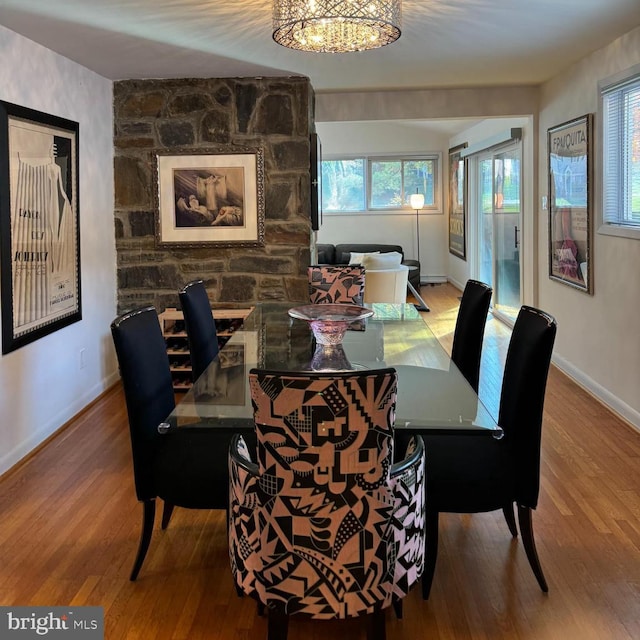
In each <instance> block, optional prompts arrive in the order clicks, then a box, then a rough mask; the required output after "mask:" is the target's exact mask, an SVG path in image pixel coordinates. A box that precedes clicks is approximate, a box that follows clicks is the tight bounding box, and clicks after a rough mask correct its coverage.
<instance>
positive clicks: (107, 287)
mask: <svg viewBox="0 0 640 640" xmlns="http://www.w3.org/2000/svg"><path fill="white" fill-rule="evenodd" d="M0 59H1V60H2V64H1V65H0V99H2V100H5V101H7V102H12V103H15V104H19V105H22V106H25V107H29V108H31V109H36V110H38V111H43V112H46V113H50V114H54V115H57V116H60V117H63V118H67V119H69V120H74V121H76V122H78V123H79V125H80V136H79V143H80V158H79V159H80V169H79V172H80V175H79V183H80V189H79V204H80V241H81V276H82V321H80V322H77V323H75V324H72V325H70V326H68V327H65V328H64V329H61V330H59V331H57V332H55V333H53V334H51V335H48V336H46V337H44V338H41V339H40V340H37V341H36V342H33V343H31V344H28V345H26V346H24V347H22V348H21V349H18V350H17V351H13V352H12V353H9V354H6V355H4V356H1V357H0V406H2V426H1V427H0V452H1V453H0V473H2V472H4V471H6V470H7V469H9V468H10V467H11V466H13V465H14V464H15V463H16V462H17V461H18V460H19V459H20V458H22V457H23V456H24V455H26V454H27V453H28V452H30V451H31V450H32V449H33V448H34V447H36V446H37V445H38V444H39V443H40V442H42V441H43V440H44V439H46V438H47V437H48V436H49V435H50V434H52V433H53V432H54V431H56V429H58V428H59V427H60V426H62V425H63V424H64V423H65V422H66V421H68V420H69V419H70V418H72V417H73V416H74V415H75V414H76V413H78V412H79V411H80V410H81V409H82V408H83V407H85V406H86V405H87V404H88V403H89V402H90V401H92V400H93V399H95V398H96V397H97V396H98V395H99V394H100V393H101V392H102V391H103V390H104V389H105V388H106V387H107V386H108V385H109V384H111V383H112V382H113V381H115V379H116V378H117V367H116V362H115V356H114V353H113V347H112V344H111V336H110V333H109V323H110V322H111V320H113V318H114V317H115V312H116V266H115V265H116V254H115V240H114V216H113V209H114V203H113V119H112V90H111V86H112V85H111V81H110V80H107V79H105V78H102V77H101V76H98V75H96V74H95V73H93V72H91V71H88V70H87V69H85V68H84V67H82V66H80V65H78V64H76V63H74V62H71V61H70V60H68V59H66V58H63V57H61V56H59V55H57V54H55V53H53V52H52V51H50V50H48V49H45V48H44V47H42V46H40V45H38V44H35V43H34V42H32V41H31V40H27V39H26V38H23V37H22V36H19V35H18V34H16V33H14V32H12V31H9V30H8V29H5V28H4V27H0ZM81 349H84V350H85V367H84V368H83V369H82V370H80V355H79V353H80V350H81Z"/></svg>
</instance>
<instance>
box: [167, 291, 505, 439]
mask: <svg viewBox="0 0 640 640" xmlns="http://www.w3.org/2000/svg"><path fill="white" fill-rule="evenodd" d="M292 306H294V305H292V304H291V303H287V302H262V303H258V304H256V305H255V307H254V309H253V311H252V312H251V313H250V314H249V315H248V316H247V317H246V319H245V321H244V324H243V326H242V328H241V329H238V330H236V331H235V332H234V333H233V335H232V336H231V338H230V339H229V340H228V342H227V343H226V344H225V345H224V346H223V347H222V348H221V350H220V352H219V353H218V355H217V356H216V358H214V359H213V360H212V362H211V363H210V364H209V366H208V367H207V368H206V369H205V371H204V372H203V373H202V375H201V376H200V377H199V378H198V379H197V380H196V381H195V382H194V384H193V385H192V387H191V389H190V390H189V391H188V392H187V393H186V394H184V396H183V397H182V398H181V399H180V401H179V402H178V403H177V404H176V407H175V409H174V410H173V411H172V412H171V414H170V415H169V416H167V418H166V420H165V421H163V422H162V423H161V424H160V425H159V426H158V431H160V432H161V433H162V432H166V431H168V430H170V429H175V428H181V427H185V426H189V427H197V428H211V429H227V430H230V431H233V432H237V433H241V434H249V433H253V430H254V423H253V407H252V404H251V393H250V389H249V371H250V370H251V369H253V368H260V369H267V370H270V371H282V372H296V371H298V372H302V371H317V372H322V373H327V372H329V373H330V372H332V371H333V372H337V371H365V370H375V369H384V368H388V367H393V368H394V369H395V370H396V371H397V376H398V385H397V386H398V392H397V400H396V417H395V429H396V430H406V431H408V432H413V433H423V434H432V435H455V434H457V435H469V436H485V437H486V436H490V437H494V438H501V437H502V436H503V431H502V429H501V428H500V427H499V426H498V425H497V424H496V421H495V419H494V418H493V417H492V415H491V414H490V413H489V411H488V410H487V408H486V407H485V406H484V405H483V404H482V402H481V401H480V399H479V398H478V395H477V393H476V392H475V391H474V389H473V388H472V387H471V385H469V383H468V382H467V380H466V379H465V378H464V376H463V375H462V373H461V372H460V371H459V369H458V368H457V367H456V365H455V363H454V362H453V361H452V360H451V358H450V356H449V354H448V353H447V352H446V350H445V349H444V348H443V346H442V345H441V343H440V342H439V340H438V338H437V336H436V335H435V334H434V333H433V331H431V329H430V328H429V327H428V326H427V324H426V323H425V322H424V320H423V318H422V316H421V315H420V314H419V313H418V311H417V310H416V309H415V307H414V306H413V305H411V304H386V303H372V304H369V305H364V306H365V307H366V308H367V309H370V310H371V311H372V312H373V313H372V315H371V316H370V317H368V318H366V319H363V320H358V321H356V322H354V323H352V324H351V325H350V327H349V330H347V331H346V334H345V335H344V338H343V339H342V341H341V343H340V344H337V345H334V346H325V345H321V344H319V343H318V342H317V340H316V338H315V337H314V334H313V332H312V330H311V327H310V323H309V322H306V321H304V320H301V319H297V318H294V317H291V315H290V314H289V311H290V309H291V308H292ZM214 315H215V310H214Z"/></svg>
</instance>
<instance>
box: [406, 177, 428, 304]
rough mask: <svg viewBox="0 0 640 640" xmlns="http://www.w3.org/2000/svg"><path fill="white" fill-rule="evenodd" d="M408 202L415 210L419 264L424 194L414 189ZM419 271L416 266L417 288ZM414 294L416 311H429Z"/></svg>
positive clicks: (417, 293) (420, 298) (418, 294)
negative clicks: (421, 211) (416, 302)
mask: <svg viewBox="0 0 640 640" xmlns="http://www.w3.org/2000/svg"><path fill="white" fill-rule="evenodd" d="M409 202H410V203H411V208H412V209H415V210H416V244H417V249H418V264H420V209H422V207H424V195H423V194H421V193H418V190H417V189H416V192H415V193H412V194H411V197H410V198H409ZM420 271H421V268H420V267H418V283H419V284H418V289H419V288H420ZM414 295H416V297H417V299H418V301H419V302H420V304H417V305H416V308H417V309H418V311H429V307H427V305H426V304H425V303H424V300H423V299H422V297H421V296H420V293H419V292H414Z"/></svg>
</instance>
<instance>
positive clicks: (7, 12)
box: [0, 0, 640, 92]
mask: <svg viewBox="0 0 640 640" xmlns="http://www.w3.org/2000/svg"><path fill="white" fill-rule="evenodd" d="M0 24H2V25H3V26H5V27H7V28H9V29H11V30H13V31H16V32H17V33H20V34H22V35H24V36H26V37H28V38H30V39H32V40H35V41H36V42H39V43H40V44H43V45H44V46H46V47H48V48H49V49H52V50H53V51H56V52H58V53H60V54H62V55H64V56H66V57H68V58H71V59H72V60H75V61H77V62H79V63H80V64H82V65H84V66H85V67H88V68H89V69H92V70H94V71H95V72H97V73H99V74H100V75H102V76H105V77H107V78H110V79H113V80H121V79H129V78H173V77H180V78H185V77H228V76H274V75H275V76H281V75H285V76H287V75H304V76H308V77H309V78H310V80H311V84H312V85H313V87H314V89H315V90H316V92H323V91H332V90H333V91H345V90H383V89H398V88H407V89H409V88H429V87H453V86H455V87H463V86H481V85H492V86H495V85H506V84H517V85H521V84H538V83H541V82H543V81H545V80H547V79H549V78H551V77H553V76H554V75H556V74H557V73H558V72H559V71H561V70H562V69H563V68H565V67H567V66H569V65H570V64H571V63H573V62H575V61H576V60H578V59H580V58H582V57H584V56H585V55H587V54H588V53H590V52H591V51H594V50H596V49H598V48H600V47H602V46H604V45H605V44H607V43H609V42H611V41H612V40H614V39H615V38H616V37H618V36H619V35H622V34H623V33H626V32H627V31H630V30H631V29H632V28H634V27H635V26H638V25H640V0H404V3H403V27H402V36H401V37H400V39H399V40H398V41H397V42H395V43H393V44H391V45H388V46H386V47H383V48H382V49H378V50H376V51H367V52H360V53H350V54H312V53H302V52H296V51H290V50H288V49H285V48H283V47H281V46H279V45H277V44H275V42H274V41H273V40H272V38H271V0H226V1H225V0H0Z"/></svg>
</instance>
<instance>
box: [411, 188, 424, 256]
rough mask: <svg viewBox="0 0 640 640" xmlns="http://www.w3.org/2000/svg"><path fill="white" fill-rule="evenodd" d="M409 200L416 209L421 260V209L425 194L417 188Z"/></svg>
mask: <svg viewBox="0 0 640 640" xmlns="http://www.w3.org/2000/svg"><path fill="white" fill-rule="evenodd" d="M409 202H410V203H411V208H412V209H415V210H416V241H417V244H418V262H420V209H422V207H424V196H423V195H422V194H421V193H418V191H417V190H416V192H415V193H412V194H411V197H410V198H409Z"/></svg>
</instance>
